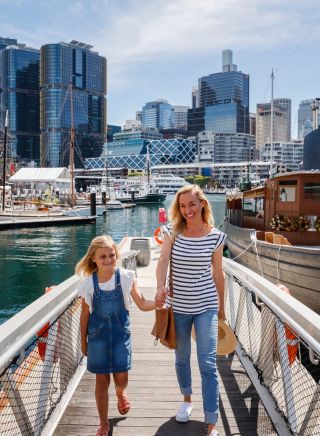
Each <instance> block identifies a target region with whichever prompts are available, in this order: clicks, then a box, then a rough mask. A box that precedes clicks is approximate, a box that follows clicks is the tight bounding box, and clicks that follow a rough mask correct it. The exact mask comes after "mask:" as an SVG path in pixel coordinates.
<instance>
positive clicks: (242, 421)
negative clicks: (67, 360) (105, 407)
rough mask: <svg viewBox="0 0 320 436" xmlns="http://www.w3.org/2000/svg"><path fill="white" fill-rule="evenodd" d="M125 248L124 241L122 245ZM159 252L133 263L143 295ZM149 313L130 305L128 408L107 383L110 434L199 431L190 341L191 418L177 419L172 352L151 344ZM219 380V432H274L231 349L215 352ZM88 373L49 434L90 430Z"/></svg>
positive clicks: (149, 290) (250, 435)
mask: <svg viewBox="0 0 320 436" xmlns="http://www.w3.org/2000/svg"><path fill="white" fill-rule="evenodd" d="M122 249H123V250H124V251H125V247H123V248H122ZM158 256H159V252H157V251H154V250H153V251H152V258H151V263H150V265H149V267H147V268H141V269H138V272H137V274H138V284H139V287H140V289H141V291H142V293H143V294H144V296H145V297H146V298H153V295H154V291H155V265H156V262H157V258H158ZM153 321H154V313H153V312H147V313H143V312H141V311H139V310H138V309H137V308H136V307H134V308H133V309H132V310H131V323H132V339H133V369H132V370H131V371H130V374H129V387H128V391H127V392H128V396H129V399H130V402H131V410H130V412H129V413H128V415H126V416H121V415H120V414H119V412H118V410H117V404H116V397H115V394H114V389H113V385H111V387H110V394H111V398H110V413H109V414H110V423H111V432H110V434H111V435H119V436H125V435H136V436H138V435H139V436H151V435H157V436H160V435H161V436H173V435H175V436H179V435H181V436H182V435H186V436H187V435H190V436H191V435H193V436H195V435H201V434H203V435H204V434H205V433H206V431H205V426H204V424H203V412H202V400H201V381H200V375H199V370H198V367H197V361H196V350H195V344H194V343H193V344H192V348H193V349H192V371H193V385H194V386H193V387H194V394H193V404H194V409H193V413H192V419H191V421H190V422H189V423H188V424H178V423H176V422H175V420H174V415H175V413H176V411H177V409H178V407H179V404H180V402H181V394H180V392H179V388H178V385H177V381H176V376H175V369H174V352H173V351H170V350H167V349H166V348H165V347H163V346H162V345H160V344H159V345H157V346H154V341H153V337H152V336H151V335H150V331H151V328H152V325H153ZM218 369H219V380H220V390H221V399H220V412H221V413H220V415H221V416H220V418H219V422H218V430H219V434H220V436H224V435H226V436H228V435H229V436H231V435H245V436H254V435H276V434H277V433H276V432H275V430H274V428H273V425H272V423H271V421H270V419H269V417H268V415H267V414H266V412H265V409H264V407H263V405H262V402H261V400H260V398H259V396H258V394H257V392H256V391H255V389H254V387H253V385H252V383H251V381H250V379H249V378H248V376H247V374H246V372H245V370H244V368H243V367H242V365H241V363H240V361H239V359H238V357H237V355H236V354H233V355H230V356H228V357H219V358H218ZM94 378H95V376H94V375H93V374H90V373H88V372H86V373H85V374H84V376H83V377H82V380H81V382H80V384H79V385H78V387H77V389H76V391H75V393H74V395H73V397H72V398H71V400H70V403H69V405H68V407H67V409H66V410H65V412H64V414H63V416H62V418H61V420H60V423H59V425H58V426H57V428H56V430H55V432H54V435H55V436H60V435H61V436H62V435H70V436H76V435H80V434H81V435H95V434H96V430H97V426H98V424H99V419H98V414H97V410H96V405H95V398H94V384H95V383H94Z"/></svg>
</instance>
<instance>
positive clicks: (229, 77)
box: [188, 50, 249, 135]
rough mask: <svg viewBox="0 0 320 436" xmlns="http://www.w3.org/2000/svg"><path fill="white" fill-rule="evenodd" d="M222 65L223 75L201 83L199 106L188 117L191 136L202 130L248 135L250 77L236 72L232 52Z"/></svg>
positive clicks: (223, 55) (224, 56)
mask: <svg viewBox="0 0 320 436" xmlns="http://www.w3.org/2000/svg"><path fill="white" fill-rule="evenodd" d="M222 64H223V65H222V70H223V71H222V72H220V73H214V74H210V75H209V76H204V77H201V78H200V79H199V86H198V88H199V106H198V107H196V108H195V107H194V105H193V109H190V110H189V114H188V122H189V124H190V126H189V133H190V135H196V134H197V133H199V132H201V131H202V130H210V131H214V132H219V133H249V76H248V75H247V74H244V73H242V72H241V71H237V66H236V65H234V64H233V63H232V51H231V50H225V51H223V54H222ZM199 108H202V110H199ZM202 114H203V119H201V117H202ZM203 126H204V129H203Z"/></svg>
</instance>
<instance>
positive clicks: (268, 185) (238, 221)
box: [226, 171, 320, 245]
mask: <svg viewBox="0 0 320 436" xmlns="http://www.w3.org/2000/svg"><path fill="white" fill-rule="evenodd" d="M226 207H227V217H228V220H229V222H230V223H231V224H233V225H236V226H239V227H242V228H250V229H256V230H260V231H262V232H263V231H267V232H270V231H275V232H277V233H282V234H284V235H285V237H286V238H287V239H288V240H289V241H292V243H295V244H296V243H299V241H301V243H303V244H304V245H314V244H317V245H320V231H317V232H314V231H316V228H315V225H316V226H317V223H319V225H320V172H319V171H317V172H316V171H300V172H292V173H284V174H279V175H278V176H275V177H274V178H272V179H268V180H266V182H265V183H264V186H260V187H258V188H254V189H251V190H248V191H245V192H243V193H241V194H240V195H239V196H238V197H237V196H236V197H235V196H233V197H232V196H231V197H229V198H227V206H226ZM307 230H311V231H312V230H313V231H312V232H308V233H311V234H309V235H306V231H307ZM260 236H261V235H260ZM259 239H260V238H259ZM263 239H264V238H263ZM309 239H310V242H312V243H311V244H309V243H308V242H306V241H307V240H309Z"/></svg>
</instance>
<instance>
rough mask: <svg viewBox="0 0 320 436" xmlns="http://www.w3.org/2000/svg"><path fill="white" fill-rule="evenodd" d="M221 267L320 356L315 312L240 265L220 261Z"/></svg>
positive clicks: (319, 320)
mask: <svg viewBox="0 0 320 436" xmlns="http://www.w3.org/2000/svg"><path fill="white" fill-rule="evenodd" d="M223 266H224V269H225V271H226V272H228V273H229V274H230V275H233V276H236V277H238V278H240V279H241V280H242V281H243V283H244V284H245V285H246V286H247V287H248V288H249V289H250V290H252V291H253V292H254V294H255V295H256V297H258V298H259V299H260V300H261V301H263V302H264V303H265V304H266V305H267V306H268V307H269V308H270V309H271V310H272V311H273V312H274V313H275V314H276V315H278V316H279V317H280V318H281V319H282V320H283V321H284V322H286V323H287V324H288V325H289V326H290V327H291V328H292V329H293V330H294V331H295V332H296V333H297V334H298V335H299V336H300V337H301V338H302V339H303V340H304V341H305V342H306V343H307V344H308V345H309V346H310V347H311V348H312V349H313V350H314V351H315V352H316V353H317V354H318V355H319V354H320V316H319V315H318V314H317V313H316V312H314V311H313V310H311V309H309V308H308V307H307V306H305V305H304V304H303V303H301V302H300V301H298V300H297V299H296V298H294V297H292V296H291V295H288V294H286V293H284V292H282V291H281V290H279V288H278V287H277V286H276V285H274V284H272V283H271V282H269V280H266V279H264V278H263V277H261V276H260V275H258V274H257V273H255V272H253V271H251V270H249V269H248V268H246V267H245V266H243V265H240V264H238V263H236V262H233V261H232V260H230V259H226V258H223Z"/></svg>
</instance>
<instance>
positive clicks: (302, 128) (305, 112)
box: [298, 99, 313, 139]
mask: <svg viewBox="0 0 320 436" xmlns="http://www.w3.org/2000/svg"><path fill="white" fill-rule="evenodd" d="M312 103H313V99H309V100H302V101H301V102H300V104H299V109H298V138H299V139H303V138H304V137H305V136H306V135H307V134H308V133H310V132H312V130H313V126H312V109H311V105H312Z"/></svg>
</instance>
